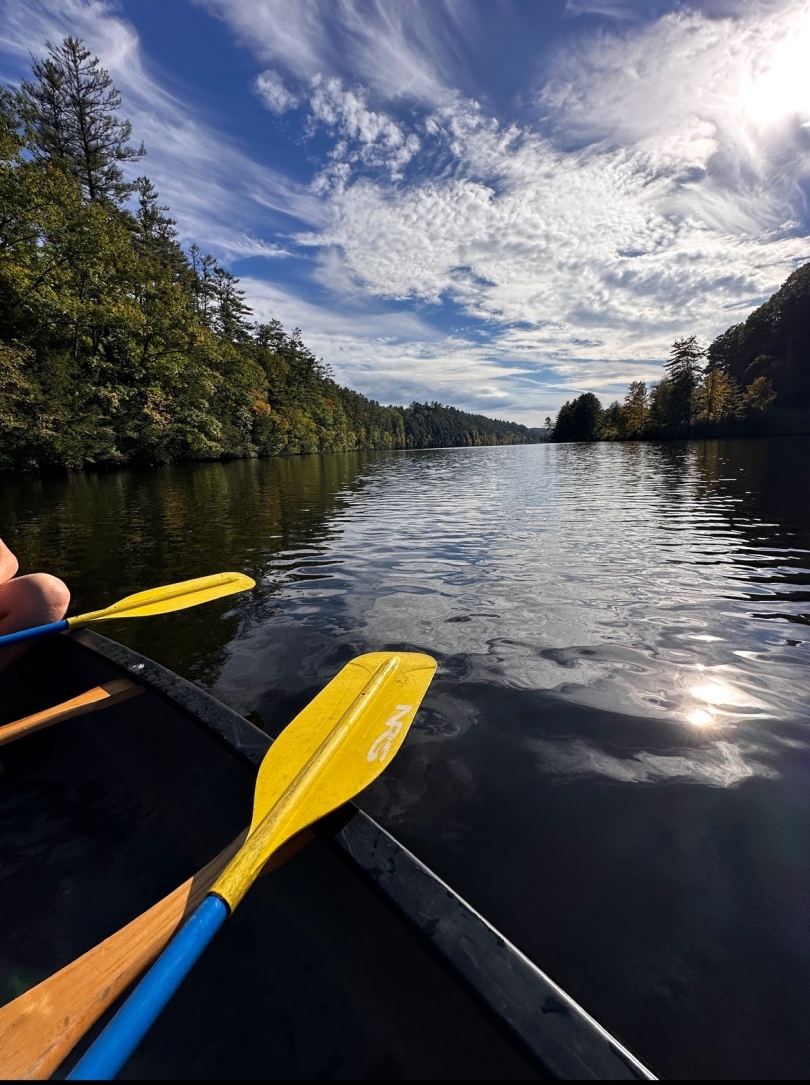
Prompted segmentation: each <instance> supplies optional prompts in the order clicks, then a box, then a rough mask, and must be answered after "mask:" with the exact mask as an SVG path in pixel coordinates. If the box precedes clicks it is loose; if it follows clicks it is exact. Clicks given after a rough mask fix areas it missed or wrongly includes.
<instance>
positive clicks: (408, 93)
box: [197, 0, 469, 104]
mask: <svg viewBox="0 0 810 1085" xmlns="http://www.w3.org/2000/svg"><path fill="white" fill-rule="evenodd" d="M197 2H198V3H199V4H200V6H202V7H204V8H205V9H206V10H208V11H210V12H211V13H212V14H214V15H216V16H218V17H219V18H221V19H223V20H224V21H225V22H227V24H228V25H229V26H230V27H231V29H232V30H233V31H234V33H235V34H236V35H237V36H238V38H239V40H240V42H241V43H243V44H244V45H245V46H247V48H249V49H251V50H252V51H254V52H255V53H256V55H257V56H259V57H260V58H261V59H262V61H264V62H266V63H270V64H272V65H273V66H274V67H283V68H284V69H285V70H286V71H288V72H289V73H290V74H291V75H292V76H296V77H297V78H298V79H299V80H301V81H302V82H308V81H309V80H310V79H311V78H312V76H313V75H317V74H321V75H323V76H335V75H337V76H340V75H343V74H344V73H345V72H347V71H350V72H351V73H352V75H353V78H354V79H355V80H356V81H357V82H358V83H360V84H363V85H365V86H368V87H370V88H372V89H373V91H374V92H375V93H377V94H381V95H383V96H384V97H388V98H397V97H407V98H409V99H412V100H418V101H422V102H426V103H431V104H435V103H437V102H440V101H443V100H444V99H445V98H446V97H447V96H448V93H449V92H448V83H447V81H446V78H445V77H444V76H442V74H441V73H442V72H448V71H451V70H455V69H457V66H458V61H457V59H456V57H455V50H454V42H453V38H454V35H458V36H463V35H464V34H465V33H466V30H465V22H469V14H468V13H467V18H466V19H465V12H464V11H461V12H459V11H458V10H457V5H456V4H455V3H453V2H449V0H427V2H426V0H421V2H420V0H410V2H409V3H407V4H398V3H391V2H390V0H361V2H359V3H358V2H357V0H329V3H328V4H324V3H322V2H320V0H295V3H290V2H289V0H257V2H253V3H250V4H245V3H243V2H242V0H197ZM443 22H444V23H445V25H446V26H448V27H449V28H451V29H452V33H450V32H448V33H446V34H441V33H437V27H439V26H441V25H442V23H443Z"/></svg>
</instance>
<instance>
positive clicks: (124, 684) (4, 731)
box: [0, 678, 143, 746]
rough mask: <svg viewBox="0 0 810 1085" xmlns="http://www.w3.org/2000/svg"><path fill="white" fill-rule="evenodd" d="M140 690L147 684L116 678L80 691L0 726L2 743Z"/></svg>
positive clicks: (124, 698)
mask: <svg viewBox="0 0 810 1085" xmlns="http://www.w3.org/2000/svg"><path fill="white" fill-rule="evenodd" d="M138 693H143V686H136V685H135V683H134V682H130V681H129V679H128V678H116V679H115V680H114V681H113V682H107V683H106V685H103V686H95V687H94V688H93V689H89V690H87V692H86V693H80V694H79V696H78V697H71V699H70V700H69V701H62V703H61V704H57V705H53V706H52V707H51V708H45V709H43V710H42V712H35V713H34V714H33V716H25V717H24V718H23V719H21V720H15V721H14V722H13V723H6V724H4V725H3V726H2V727H0V746H3V745H5V744H6V743H7V742H13V741H14V740H15V738H22V737H23V735H30V734H33V733H34V731H41V730H42V729H43V728H45V727H52V726H53V724H55V723H59V722H60V720H69V719H72V718H73V716H83V715H84V714H85V713H86V712H96V711H97V710H98V709H99V708H109V707H110V706H111V705H114V704H120V702H121V701H125V700H127V698H128V697H134V696H135V695H136V694H138Z"/></svg>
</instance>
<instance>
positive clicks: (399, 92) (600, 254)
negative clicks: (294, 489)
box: [0, 0, 810, 424]
mask: <svg viewBox="0 0 810 1085" xmlns="http://www.w3.org/2000/svg"><path fill="white" fill-rule="evenodd" d="M199 3H200V6H202V7H204V8H205V9H206V10H208V11H209V12H211V13H213V14H215V15H216V16H218V17H219V18H221V19H222V20H224V21H225V22H226V23H227V24H228V26H229V27H230V28H231V29H232V30H233V32H234V33H235V34H236V36H237V38H238V40H239V41H240V42H241V43H243V44H244V45H245V46H246V47H247V48H249V49H250V50H251V51H252V52H253V54H254V55H255V57H256V58H257V62H258V63H260V64H261V65H263V66H264V68H263V70H261V71H259V72H258V74H257V75H256V76H255V77H254V80H253V83H252V90H253V92H254V93H258V94H259V96H260V97H261V98H262V100H263V102H264V103H265V105H266V106H267V108H268V109H270V110H271V112H274V113H276V114H282V113H285V112H288V111H289V110H291V109H292V108H294V107H300V108H301V109H302V110H303V109H306V110H307V113H308V117H309V132H310V134H313V133H315V132H318V133H319V140H318V142H317V144H316V143H315V142H314V141H313V143H312V145H311V146H312V147H313V148H314V147H315V146H317V148H318V153H321V150H322V137H323V136H324V135H326V136H327V137H328V138H329V139H330V140H331V144H330V147H329V149H328V150H327V151H326V152H325V153H324V154H322V157H321V159H320V160H319V161H316V162H314V163H313V164H312V174H311V176H310V177H309V178H308V181H309V183H308V184H307V183H305V182H302V183H299V182H297V181H292V180H291V179H290V178H289V177H287V176H285V175H284V174H283V173H282V172H280V171H279V170H274V169H271V168H268V167H266V166H263V165H260V164H259V163H258V162H257V161H255V160H254V159H252V158H251V157H250V155H249V154H248V153H246V152H245V151H244V150H243V149H242V148H241V147H237V146H235V145H234V144H233V143H232V142H231V141H230V140H229V138H228V137H227V135H225V134H223V133H222V132H218V131H215V130H213V129H212V128H210V127H209V126H208V125H207V123H206V121H205V119H204V118H203V117H201V116H199V115H198V114H197V113H196V111H195V109H194V107H193V106H192V105H190V104H189V103H188V102H187V101H184V100H182V99H181V98H180V97H179V96H178V95H177V94H175V93H172V92H170V90H169V89H167V88H168V87H171V86H172V82H171V76H170V75H169V74H167V73H161V72H159V71H157V70H155V69H154V68H153V67H151V66H150V65H149V63H148V60H147V59H146V58H144V56H143V54H142V50H141V46H140V42H139V39H138V35H137V33H136V31H135V29H134V28H133V26H132V25H131V23H129V22H127V20H125V19H124V18H123V17H122V16H121V14H120V9H119V8H118V7H117V6H115V5H114V4H113V3H112V2H106V0H87V2H79V0H61V2H57V0H41V2H39V3H34V4H31V3H27V2H26V3H23V2H22V0H0V4H2V11H3V14H4V16H5V18H4V21H3V23H2V30H0V38H1V39H2V44H3V46H4V49H5V51H6V54H7V55H8V56H11V57H16V58H17V61H18V64H19V69H20V70H25V69H26V68H27V66H28V53H29V50H30V51H31V52H33V53H34V54H35V55H36V54H38V53H41V51H42V43H43V42H44V40H45V39H46V38H50V39H51V40H58V39H59V38H60V37H61V36H63V35H64V34H65V33H69V32H70V33H74V34H77V35H78V36H81V37H83V38H84V39H85V40H86V42H87V43H88V45H89V47H90V48H91V49H93V50H94V51H96V52H98V53H99V55H100V57H101V59H102V62H103V64H104V65H105V67H107V68H109V70H110V72H111V74H112V75H113V78H114V79H115V82H116V84H117V85H118V86H119V87H120V88H121V90H122V91H123V93H124V104H125V109H124V112H125V114H126V115H128V116H130V117H131V119H132V120H133V122H134V126H135V133H136V136H137V138H138V139H141V138H142V139H143V140H144V141H145V143H146V145H147V148H148V150H149V157H148V159H147V160H146V163H145V165H144V166H143V167H141V168H144V169H145V170H146V171H147V172H148V173H149V174H150V176H152V177H153V179H154V181H155V183H156V186H157V187H158V189H159V190H160V193H161V199H162V200H163V201H164V202H166V203H168V204H169V205H170V207H171V210H172V213H173V215H174V216H175V217H176V218H177V219H178V224H179V226H180V229H181V231H182V234H183V237H184V238H185V239H187V240H197V241H199V242H200V243H201V244H202V245H203V247H204V248H208V249H213V251H214V252H215V254H216V255H218V256H219V257H220V258H221V259H225V260H228V259H231V260H235V259H237V258H239V257H243V256H266V257H268V258H269V259H275V258H279V257H285V256H289V255H295V256H297V257H300V258H302V260H301V261H298V260H297V261H296V268H297V269H299V270H303V269H307V270H308V272H309V274H310V276H311V282H312V284H313V285H315V286H317V287H320V288H321V289H322V291H323V293H322V295H321V298H322V302H321V304H320V305H315V304H314V303H309V304H305V303H304V302H303V301H301V300H300V298H295V297H293V295H292V294H289V293H286V292H285V291H284V290H282V289H280V288H276V287H270V286H269V285H267V284H265V285H262V284H261V283H260V281H259V280H258V279H256V280H251V281H250V283H249V284H246V285H247V286H249V295H250V296H251V297H253V298H254V300H257V302H258V304H259V305H260V306H262V305H266V304H268V299H270V298H273V299H274V303H278V304H279V305H280V306H281V308H280V309H279V311H278V312H277V313H276V314H275V315H278V316H279V317H280V318H281V319H282V320H284V322H285V323H286V324H288V325H290V326H292V325H295V324H300V325H301V326H302V327H303V328H304V331H305V335H307V334H313V335H315V336H317V341H316V340H315V339H313V346H314V349H316V351H317V352H319V353H321V354H322V355H323V357H324V358H325V360H327V361H329V362H331V363H333V364H334V365H335V367H336V369H338V370H339V371H340V372H341V374H342V379H344V380H345V381H346V383H350V384H351V383H352V382H355V383H354V386H356V387H358V388H359V389H360V390H361V391H364V392H366V393H367V394H369V395H372V396H374V397H375V398H379V399H383V400H385V399H389V400H390V401H395V402H406V401H407V399H408V397H409V396H410V397H411V398H414V397H415V398H439V399H444V400H445V401H446V402H454V403H457V404H459V405H463V404H462V403H461V401H460V399H459V396H460V395H462V394H463V395H465V396H467V401H468V405H469V402H475V403H489V404H498V405H499V404H501V403H503V404H504V408H503V412H502V413H503V414H506V413H507V407H508V409H509V414H511V415H512V416H514V417H516V415H515V411H517V410H519V411H520V412H521V415H522V417H525V418H526V419H527V420H528V421H530V422H532V423H534V424H536V423H539V422H540V421H542V417H543V416H544V415H545V414H546V413H547V412H548V411H549V410H553V409H554V408H555V407H556V406H559V404H560V402H562V400H564V399H565V398H568V397H569V396H570V395H571V394H577V393H578V392H580V391H583V390H588V391H595V392H597V393H598V394H599V395H600V396H601V397H602V398H603V400H605V401H607V400H609V399H612V398H614V397H615V396H620V395H621V394H622V382H624V381H626V379H627V378H628V377H629V378H630V379H651V378H652V377H654V376H656V375H660V370H658V369H657V365H656V363H658V362H660V361H661V360H662V359H663V358H664V357H666V354H667V352H668V349H669V344H670V343H671V342H672V340H673V339H674V338H676V337H681V336H683V335H685V334H691V333H696V334H697V335H698V336H700V337H701V338H703V339H704V341H705V340H708V339H710V338H712V337H713V336H714V335H716V334H717V333H719V332H720V331H722V330H724V329H725V328H726V327H728V326H729V324H731V323H734V322H736V321H738V320H741V319H743V318H744V317H745V316H746V315H747V312H748V311H750V309H751V308H753V307H754V306H755V305H756V304H758V303H759V302H760V301H762V300H763V299H764V298H765V297H766V296H768V294H770V293H772V292H773V291H774V290H775V289H777V287H778V286H779V285H780V283H781V282H782V281H783V280H784V278H785V277H786V275H787V274H788V273H789V272H790V271H791V270H792V269H793V267H794V266H796V264H798V263H800V262H803V261H805V260H807V259H810V242H809V241H808V236H807V235H808V226H807V206H806V197H805V190H806V186H807V182H808V179H809V178H810V144H808V138H807V133H808V129H809V128H810V81H808V80H807V79H806V78H805V59H804V58H805V56H806V55H807V50H808V48H810V0H771V2H769V3H764V2H762V3H759V2H754V3H743V2H742V0H740V2H739V3H736V2H735V0H722V2H721V0H717V2H716V3H714V2H713V5H712V8H711V12H712V14H706V13H705V12H704V13H701V12H699V11H696V10H689V11H687V10H686V9H682V10H679V11H676V12H669V13H668V14H664V15H661V16H657V15H656V14H655V11H656V10H657V9H660V8H661V7H662V6H663V5H662V4H659V5H657V4H656V3H653V2H650V3H646V2H644V3H642V2H639V3H631V2H629V0H628V2H626V3H623V2H616V3H614V2H611V0H600V2H598V3H595V2H590V3H588V2H586V0H570V3H569V5H568V9H569V12H570V14H571V15H572V16H576V15H578V14H585V13H590V14H591V15H592V14H594V13H599V14H601V15H602V16H607V17H610V19H611V20H612V21H610V20H609V21H608V22H607V23H606V24H605V25H606V26H608V27H611V28H612V29H602V30H601V31H600V32H599V33H594V32H590V31H589V32H588V33H585V32H572V33H569V34H568V35H567V37H566V42H567V44H566V45H565V47H564V48H561V49H558V50H557V51H556V52H555V53H554V54H553V59H552V61H551V62H550V67H549V66H547V67H546V69H545V71H544V73H543V76H542V78H543V83H542V85H540V86H539V88H538V89H537V91H536V96H535V97H536V105H537V110H536V114H535V116H534V119H533V120H532V121H529V120H527V119H526V115H525V114H524V116H523V119H522V120H521V122H520V123H516V122H510V121H509V120H508V119H507V120H506V121H504V120H502V119H500V118H498V117H496V116H494V115H493V113H492V112H491V111H489V110H488V109H487V108H485V106H484V104H482V103H484V102H485V101H486V100H487V98H486V94H485V90H484V83H483V82H482V80H481V79H480V78H479V79H478V81H477V87H478V90H477V91H476V96H475V97H473V96H471V95H470V93H462V92H461V90H460V89H459V88H460V87H461V86H462V84H464V85H465V86H466V87H468V88H469V87H470V85H471V84H473V83H474V82H475V79H474V74H476V73H473V72H472V69H471V68H470V65H469V56H470V55H471V54H470V53H469V51H470V50H473V47H477V48H479V50H480V53H479V55H480V56H481V57H484V56H486V50H487V47H488V43H487V42H482V41H481V40H479V39H477V38H476V35H478V36H479V38H480V33H481V23H480V19H479V18H478V17H477V14H476V11H477V9H476V8H475V7H474V6H471V5H470V4H469V3H466V4H465V3H457V2H455V0H443V2H439V0H433V2H431V3H425V2H419V0H413V2H411V3H409V4H407V5H399V4H393V3H391V2H390V0H362V2H358V0H334V2H331V3H322V2H318V0H298V2H297V3H295V4H290V3H288V2H287V0H262V2H257V3H255V4H251V5H245V4H242V3H238V2H237V0H199ZM597 9H598V11H597ZM707 10H709V9H707ZM576 25H577V24H576V23H575V22H573V21H572V22H571V23H569V27H574V28H576ZM582 25H583V27H584V26H592V25H593V21H592V20H589V21H588V22H587V23H585V22H584V23H583V24H582ZM465 50H468V52H467V53H465ZM282 73H283V74H282ZM245 90H246V92H247V91H248V88H247V87H246V88H245ZM523 90H524V92H525V90H526V88H525V87H524V88H523ZM524 97H525V94H524ZM306 180H307V179H305V181H306ZM279 213H280V214H283V215H284V216H292V217H293V218H295V219H297V220H298V221H299V223H300V224H302V225H300V226H299V228H298V230H297V232H293V231H292V230H291V228H290V226H289V225H288V223H289V219H287V218H285V219H281V218H280V217H279ZM282 231H283V232H282ZM268 266H269V268H273V267H274V265H268ZM268 273H270V272H268ZM448 302H450V303H451V304H452V306H453V307H454V311H455V312H458V313H459V314H460V316H459V323H460V324H461V325H464V324H465V322H467V323H468V322H469V321H471V320H472V321H473V322H474V323H477V324H478V328H477V332H482V331H483V332H484V334H480V335H479V334H477V333H474V332H466V333H464V334H463V336H461V335H457V336H454V335H447V336H445V335H443V334H441V333H439V332H436V331H433V330H431V328H430V323H429V322H430V320H431V319H433V317H434V316H437V315H438V314H440V313H441V312H442V311H443V307H444V306H445V305H446V304H447V303H448ZM392 303H393V306H394V308H398V307H400V306H401V305H403V304H404V305H405V306H409V307H411V308H415V309H416V310H417V312H418V313H420V314H421V317H420V316H414V315H413V314H411V316H412V319H411V322H410V323H408V322H407V321H406V320H405V318H404V316H403V314H401V313H396V312H395V313H392V314H391V315H390V316H388V317H385V318H383V317H381V316H378V315H374V316H369V315H368V314H369V311H371V312H374V313H376V312H377V310H378V309H379V308H381V307H390V306H391V305H392ZM336 307H342V308H343V309H344V310H345V311H350V312H351V313H352V314H354V315H353V316H351V318H350V319H349V323H348V324H342V323H340V322H338V325H336V324H335V319H336V315H335V312H334V311H333V310H334V309H335V308H336ZM268 315H269V314H268ZM378 325H379V326H378ZM308 327H312V328H313V329H315V331H314V332H313V333H310V332H309V331H308ZM392 327H393V328H395V329H398V330H395V331H391V330H390V328H392ZM327 328H330V329H331V332H330V333H327V332H326V331H325V330H324V329H327ZM367 337H368V338H367ZM499 363H500V364H499ZM419 382H423V383H422V384H421V385H420V384H419ZM462 388H463V389H464V392H463V393H462V392H461V391H460V389H462ZM468 390H469V392H468ZM513 405H514V409H513ZM498 411H499V412H501V408H500V406H498Z"/></svg>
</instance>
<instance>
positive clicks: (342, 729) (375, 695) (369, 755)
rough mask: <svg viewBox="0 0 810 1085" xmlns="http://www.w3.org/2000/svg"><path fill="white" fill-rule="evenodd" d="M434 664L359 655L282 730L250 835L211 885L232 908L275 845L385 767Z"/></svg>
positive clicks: (422, 658) (396, 655)
mask: <svg viewBox="0 0 810 1085" xmlns="http://www.w3.org/2000/svg"><path fill="white" fill-rule="evenodd" d="M435 671H436V660H435V659H431V657H430V656H427V655H422V654H421V653H417V652H370V653H369V654H368V655H363V656H358V657H357V659H354V660H352V662H351V663H348V664H347V665H346V666H345V667H344V668H343V670H342V671H341V672H340V673H339V674H338V675H336V676H335V677H334V678H333V679H332V681H331V682H330V683H329V685H328V686H327V687H326V688H325V689H323V690H321V692H320V693H319V694H318V696H317V697H315V699H314V700H313V701H311V702H310V703H309V704H308V705H307V707H306V708H305V709H304V710H303V712H300V713H299V714H298V715H297V716H296V717H295V719H294V720H293V721H292V723H291V724H289V725H288V726H287V727H286V728H285V729H284V730H283V731H282V732H281V734H280V735H279V737H278V738H277V739H276V741H275V742H274V743H273V745H272V746H271V747H270V749H269V750H268V752H267V754H266V755H265V758H264V760H263V761H262V765H261V768H260V769H259V776H258V779H257V781H256V791H255V795H254V801H253V821H252V822H251V826H250V832H249V834H248V838H247V841H246V843H245V845H244V847H243V848H242V850H241V851H240V852H239V854H238V855H237V856H236V857H235V858H234V860H233V861H232V863H231V864H230V865H229V867H228V869H227V870H226V871H225V872H224V873H223V874H222V876H221V877H220V879H219V880H218V881H217V883H216V884H215V885H214V887H213V889H212V892H213V893H216V894H217V895H218V896H219V897H221V898H222V899H223V900H224V901H225V902H226V903H227V905H228V907H229V908H230V910H231V911H233V909H234V908H235V907H236V906H237V904H238V903H239V901H240V900H241V899H242V897H243V896H244V895H245V893H246V892H247V890H248V888H249V886H250V885H251V884H252V882H253V880H254V879H255V878H256V876H257V875H258V873H259V871H260V870H261V869H262V867H263V866H264V864H265V862H266V861H267V859H269V857H270V856H271V855H272V854H273V852H274V851H275V850H276V849H277V848H279V847H280V846H281V845H282V844H283V843H284V842H285V841H286V840H289V839H290V837H291V836H294V835H295V833H297V832H299V831H300V830H301V829H304V828H306V827H307V826H308V825H311V824H312V823H313V822H314V821H317V820H318V819H319V818H322V817H324V816H325V815H326V814H328V813H330V812H331V811H332V810H336V809H337V808H338V807H339V806H342V805H343V804H344V803H346V802H348V801H349V800H350V799H353V798H354V797H355V795H357V794H359V793H360V792H361V791H362V790H363V789H364V788H365V787H368V785H369V784H370V783H371V782H372V781H373V780H375V779H376V778H377V776H379V775H380V773H381V772H382V771H383V769H385V768H386V766H387V765H388V764H389V763H390V762H391V760H392V759H393V757H394V755H395V754H396V752H397V750H398V749H399V747H400V746H401V744H402V741H403V739H404V738H405V735H406V733H407V731H408V728H409V727H410V725H411V722H412V721H413V718H414V716H415V715H416V710H417V709H418V707H419V705H420V703H421V701H422V698H423V697H424V695H425V692H426V691H427V688H428V686H429V685H430V681H431V679H432V678H433V675H434V673H435Z"/></svg>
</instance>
